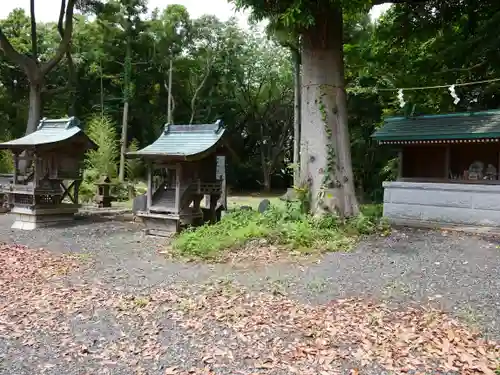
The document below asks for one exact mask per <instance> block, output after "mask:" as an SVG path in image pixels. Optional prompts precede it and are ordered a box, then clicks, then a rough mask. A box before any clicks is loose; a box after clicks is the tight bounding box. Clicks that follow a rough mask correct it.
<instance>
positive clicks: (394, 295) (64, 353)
mask: <svg viewBox="0 0 500 375" xmlns="http://www.w3.org/2000/svg"><path fill="white" fill-rule="evenodd" d="M9 224H10V218H8V217H7V216H2V217H0V228H2V229H0V241H1V242H4V243H7V244H20V245H26V246H28V248H29V249H34V250H28V249H22V248H12V247H6V246H4V249H3V250H2V251H1V252H0V254H2V261H0V283H1V287H2V288H1V289H0V374H20V375H21V374H39V373H40V374H41V373H47V374H86V373H89V374H90V373H97V374H120V375H121V374H141V373H143V374H181V373H186V374H187V373H188V372H186V371H188V370H190V369H192V371H193V372H191V373H193V374H196V373H199V374H203V373H206V374H210V373H211V374H224V375H226V374H227V375H234V374H246V375H250V374H292V373H294V371H296V372H295V373H299V374H320V373H321V374H323V375H325V374H335V373H346V374H347V373H350V371H352V369H354V368H359V373H362V374H383V373H386V372H384V371H387V370H388V369H391V368H392V367H394V369H401V368H404V369H405V370H406V371H411V370H412V368H415V369H425V368H430V369H436V368H437V367H436V366H438V365H439V366H441V367H442V369H443V372H445V371H448V372H450V373H460V372H461V371H462V373H474V372H473V370H471V369H469V370H464V369H465V368H473V367H476V370H474V371H480V370H481V371H483V372H485V373H488V371H489V370H488V369H487V368H486V367H487V365H491V364H492V362H491V361H493V359H492V358H496V357H498V353H496V350H495V349H494V347H492V346H491V345H489V344H488V343H487V342H483V341H478V339H477V338H476V337H475V336H473V335H472V334H471V333H470V332H469V330H467V329H465V328H464V327H462V326H461V325H460V324H459V325H456V324H455V322H454V321H452V320H451V319H450V318H448V317H447V316H444V315H441V314H440V313H439V312H438V311H421V310H420V309H419V308H418V306H427V305H433V306H437V307H439V308H441V309H444V310H445V311H449V312H450V313H451V314H452V315H453V316H455V317H459V318H460V320H461V321H462V322H465V323H466V324H467V325H469V326H473V327H477V328H480V329H481V330H482V331H483V332H485V333H486V334H487V336H488V337H489V338H491V339H499V338H500V322H499V321H498V320H499V317H500V298H499V297H500V295H499V294H500V280H499V278H498V275H499V274H500V249H499V248H497V244H496V243H495V242H493V241H488V240H482V239H479V238H476V237H472V236H465V235H458V234H453V233H444V234H443V233H437V232H428V231H408V232H398V233H395V234H394V235H392V236H391V237H389V238H378V239H371V240H369V241H365V242H363V244H362V245H361V246H359V248H358V249H357V250H356V251H354V252H352V253H349V254H341V253H337V254H328V255H327V256H325V257H324V258H322V259H321V260H319V261H318V262H315V263H312V264H311V263H306V264H304V263H303V264H299V263H292V264H290V263H273V264H260V265H255V266H254V267H245V268H243V269H241V268H234V267H231V266H228V265H196V264H183V263H177V262H172V261H168V260H166V259H165V258H164V257H163V256H161V255H160V254H158V249H161V248H162V247H163V244H162V241H160V240H157V239H152V238H145V237H143V236H142V234H141V233H140V232H139V231H138V230H137V227H136V225H135V224H132V223H119V222H100V223H88V222H87V223H85V222H82V223H81V225H78V226H74V227H71V228H66V229H61V228H57V229H46V230H41V231H33V232H12V231H10V230H9V229H6V228H9V227H10V225H9ZM40 248H44V249H46V250H47V252H46V251H42V250H39V249H40ZM61 255H62V257H60V256H61ZM68 256H69V257H68ZM2 262H3V264H2ZM339 298H345V299H347V300H346V301H344V302H336V303H335V304H333V305H332V304H329V302H330V301H332V300H337V299H339ZM369 300H370V301H374V303H373V304H369V303H367V302H366V301H369ZM381 303H386V304H387V306H386V305H382V304H381ZM394 308H397V309H396V310H394ZM423 322H426V324H427V325H424V323H423ZM429 327H430V328H429ZM415 332H418V335H415ZM450 332H451V333H450ZM450 335H452V336H453V337H449V336H450ZM419 340H420V341H419ZM436 341H437V343H436ZM458 343H460V345H459V344H458ZM433 345H434V347H433ZM433 348H434V349H433ZM405 350H408V353H407V355H405V356H403V357H402V356H401V353H402V352H404V351H405ZM483 352H484V353H483ZM437 353H440V354H437ZM362 363H365V364H366V365H365V366H364V367H361V364H362ZM464 363H465V364H464ZM464 366H465V367H464ZM208 369H212V370H213V372H209V370H208ZM382 369H385V370H384V371H383V370H382ZM182 371H184V372H182ZM321 371H323V372H321ZM464 371H465V372H464ZM466 371H469V372H466ZM478 373H480V372H478Z"/></svg>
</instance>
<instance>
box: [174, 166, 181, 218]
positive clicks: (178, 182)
mask: <svg viewBox="0 0 500 375" xmlns="http://www.w3.org/2000/svg"><path fill="white" fill-rule="evenodd" d="M181 181H182V165H181V164H177V165H176V166H175V212H176V213H179V212H180V210H181Z"/></svg>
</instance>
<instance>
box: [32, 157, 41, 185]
mask: <svg viewBox="0 0 500 375" xmlns="http://www.w3.org/2000/svg"><path fill="white" fill-rule="evenodd" d="M40 172H41V171H40V168H39V166H38V156H37V154H36V152H34V153H33V186H34V187H35V188H36V187H37V185H38V180H39V178H40V176H39V175H40Z"/></svg>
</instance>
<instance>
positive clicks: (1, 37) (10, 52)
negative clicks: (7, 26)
mask: <svg viewBox="0 0 500 375" xmlns="http://www.w3.org/2000/svg"><path fill="white" fill-rule="evenodd" d="M0 49H1V50H2V51H3V53H4V54H5V56H6V57H7V58H8V59H10V60H11V61H12V62H14V63H16V64H17V65H18V66H19V67H21V69H23V70H24V72H25V73H26V75H28V77H29V74H28V72H29V70H30V65H31V64H32V63H33V62H32V61H31V59H30V58H29V57H27V56H25V55H23V54H21V53H19V52H17V51H16V50H15V49H14V47H12V44H10V42H9V40H8V39H7V37H6V36H5V34H4V33H3V31H2V29H1V28H0Z"/></svg>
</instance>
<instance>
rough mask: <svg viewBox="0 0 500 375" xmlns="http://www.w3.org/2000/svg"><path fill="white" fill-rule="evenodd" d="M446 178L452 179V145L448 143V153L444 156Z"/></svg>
mask: <svg viewBox="0 0 500 375" xmlns="http://www.w3.org/2000/svg"><path fill="white" fill-rule="evenodd" d="M444 178H445V179H446V180H449V179H451V177H450V145H446V154H445V158H444Z"/></svg>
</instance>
